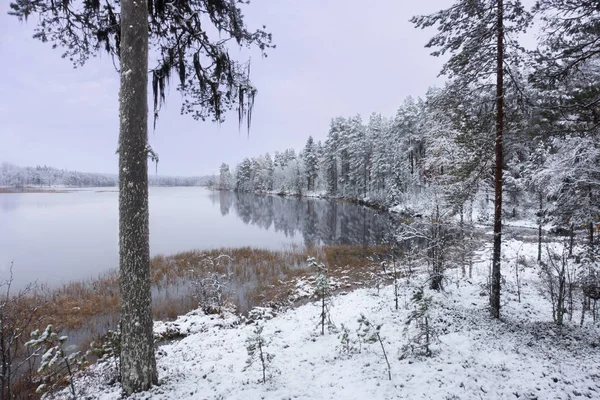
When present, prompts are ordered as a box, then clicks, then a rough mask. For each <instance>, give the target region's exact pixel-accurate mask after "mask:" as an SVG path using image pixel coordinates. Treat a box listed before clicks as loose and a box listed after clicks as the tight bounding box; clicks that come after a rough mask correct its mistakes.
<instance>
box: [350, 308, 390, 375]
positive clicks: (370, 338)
mask: <svg viewBox="0 0 600 400" xmlns="http://www.w3.org/2000/svg"><path fill="white" fill-rule="evenodd" d="M382 326H383V324H379V325H375V324H373V323H371V321H369V320H368V319H367V317H365V315H364V314H360V318H359V319H358V329H357V331H356V332H357V334H358V337H359V338H360V340H361V341H362V342H364V343H377V342H378V343H379V344H380V345H381V351H382V352H383V358H384V360H385V363H386V364H387V373H388V379H389V380H390V381H391V380H392V367H391V366H390V361H389V360H388V357H387V353H386V352H385V347H384V345H383V339H382V337H381V334H380V332H381V327H382Z"/></svg>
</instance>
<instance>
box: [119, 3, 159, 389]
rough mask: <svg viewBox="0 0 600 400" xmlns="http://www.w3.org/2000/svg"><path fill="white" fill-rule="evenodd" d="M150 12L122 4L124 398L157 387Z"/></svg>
mask: <svg viewBox="0 0 600 400" xmlns="http://www.w3.org/2000/svg"><path fill="white" fill-rule="evenodd" d="M147 90H148V6H147V1H146V0H123V1H122V3H121V89H120V93H119V114H120V127H119V267H120V291H121V329H122V331H121V362H122V384H123V389H124V390H125V393H127V394H131V393H133V392H139V391H144V390H148V389H149V388H150V387H151V386H152V385H153V384H156V383H157V380H158V379H157V372H156V360H155V358H154V345H153V337H152V304H151V292H150V243H149V224H148V149H147V143H148V93H147Z"/></svg>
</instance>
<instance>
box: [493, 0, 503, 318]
mask: <svg viewBox="0 0 600 400" xmlns="http://www.w3.org/2000/svg"><path fill="white" fill-rule="evenodd" d="M503 8H504V5H503V1H502V0H498V22H497V24H498V32H497V33H498V43H497V46H498V47H497V64H496V65H497V73H496V108H497V110H496V112H497V114H496V171H495V177H494V186H495V191H494V194H495V196H494V252H493V256H492V288H491V292H490V306H491V310H492V316H493V317H494V318H500V279H501V274H500V251H501V248H502V166H503V164H504V152H503V137H502V136H503V130H504V65H503V63H504V27H503V20H504V12H503V11H504V10H503Z"/></svg>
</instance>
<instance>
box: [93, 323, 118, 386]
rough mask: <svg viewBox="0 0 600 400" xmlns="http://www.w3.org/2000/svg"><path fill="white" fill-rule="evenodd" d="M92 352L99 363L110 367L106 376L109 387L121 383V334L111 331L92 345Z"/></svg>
mask: <svg viewBox="0 0 600 400" xmlns="http://www.w3.org/2000/svg"><path fill="white" fill-rule="evenodd" d="M90 352H91V353H92V354H94V355H95V356H96V357H98V362H99V363H106V364H108V365H109V366H110V369H109V370H107V371H106V376H105V378H106V380H107V383H108V384H109V385H111V384H113V383H115V382H121V332H119V331H113V330H110V329H109V330H108V332H106V335H104V336H103V337H102V338H101V339H100V340H98V341H94V342H92V343H90Z"/></svg>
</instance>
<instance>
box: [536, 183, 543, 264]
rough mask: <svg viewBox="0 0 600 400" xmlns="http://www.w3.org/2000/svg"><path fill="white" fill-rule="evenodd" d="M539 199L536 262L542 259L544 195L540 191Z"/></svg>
mask: <svg viewBox="0 0 600 400" xmlns="http://www.w3.org/2000/svg"><path fill="white" fill-rule="evenodd" d="M539 200H540V210H539V217H538V254H537V260H538V263H539V262H540V261H542V224H543V223H544V217H543V215H544V214H543V213H544V196H543V195H542V192H540V193H539Z"/></svg>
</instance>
